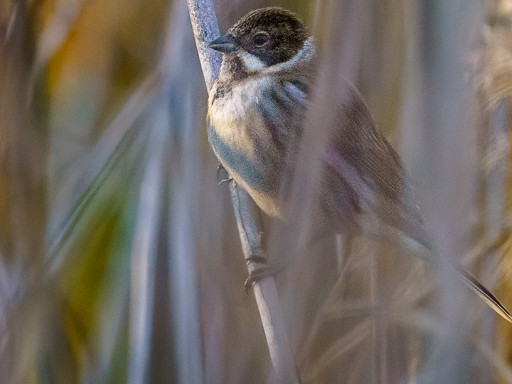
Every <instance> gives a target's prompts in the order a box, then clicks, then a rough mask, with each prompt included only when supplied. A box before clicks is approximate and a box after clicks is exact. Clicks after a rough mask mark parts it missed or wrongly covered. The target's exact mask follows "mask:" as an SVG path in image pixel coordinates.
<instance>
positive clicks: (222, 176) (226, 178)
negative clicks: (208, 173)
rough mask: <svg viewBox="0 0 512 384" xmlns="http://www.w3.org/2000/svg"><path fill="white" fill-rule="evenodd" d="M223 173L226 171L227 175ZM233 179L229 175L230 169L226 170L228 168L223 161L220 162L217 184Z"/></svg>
mask: <svg viewBox="0 0 512 384" xmlns="http://www.w3.org/2000/svg"><path fill="white" fill-rule="evenodd" d="M222 173H225V174H226V176H224V175H222ZM231 180H233V178H232V177H231V176H229V173H228V171H226V168H224V166H223V165H222V164H221V163H219V165H218V166H217V184H218V185H221V184H224V183H229V182H231Z"/></svg>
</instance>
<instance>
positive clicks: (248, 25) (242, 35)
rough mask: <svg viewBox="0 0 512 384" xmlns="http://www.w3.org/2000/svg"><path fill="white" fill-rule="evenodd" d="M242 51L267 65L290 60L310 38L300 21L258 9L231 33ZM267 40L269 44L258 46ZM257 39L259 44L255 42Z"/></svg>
mask: <svg viewBox="0 0 512 384" xmlns="http://www.w3.org/2000/svg"><path fill="white" fill-rule="evenodd" d="M229 33H230V34H231V35H232V36H233V37H235V38H236V39H237V40H238V41H239V42H240V44H241V45H242V47H243V48H244V49H245V50H246V51H248V52H250V53H252V54H254V55H255V56H257V57H258V58H259V59H260V60H261V61H263V62H264V63H265V64H267V65H269V66H270V65H273V64H277V63H281V62H284V61H287V60H289V59H291V58H292V57H293V56H295V55H296V54H297V52H298V51H299V50H300V49H301V48H302V47H303V45H304V42H305V41H306V40H307V39H308V37H309V36H310V33H309V31H308V29H307V28H306V27H305V26H304V24H303V23H302V21H301V20H300V19H299V18H298V17H297V16H296V15H295V14H294V13H293V12H290V11H287V10H286V9H283V8H278V7H270V8H261V9H256V10H254V11H251V12H249V13H248V14H247V15H245V16H244V17H242V18H241V19H240V20H239V21H238V22H237V23H236V24H235V25H234V26H233V27H232V28H231V29H230V30H229ZM264 36H268V43H267V44H266V45H264V46H262V45H261V44H258V43H259V42H261V41H262V39H263V40H264ZM258 39H259V40H258Z"/></svg>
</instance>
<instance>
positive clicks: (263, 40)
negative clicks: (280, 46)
mask: <svg viewBox="0 0 512 384" xmlns="http://www.w3.org/2000/svg"><path fill="white" fill-rule="evenodd" d="M252 40H253V42H254V45H255V46H257V47H263V46H265V45H267V44H268V43H269V41H270V36H269V35H268V33H267V32H258V33H256V34H255V35H254V37H253V39H252Z"/></svg>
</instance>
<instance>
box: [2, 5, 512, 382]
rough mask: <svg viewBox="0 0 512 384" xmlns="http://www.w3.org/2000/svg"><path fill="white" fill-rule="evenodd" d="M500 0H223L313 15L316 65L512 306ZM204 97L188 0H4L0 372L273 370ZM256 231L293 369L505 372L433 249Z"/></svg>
mask: <svg viewBox="0 0 512 384" xmlns="http://www.w3.org/2000/svg"><path fill="white" fill-rule="evenodd" d="M510 3H511V2H510V0H500V1H498V0H492V1H491V0H489V1H488V4H486V6H484V4H483V2H481V1H477V0H452V1H449V2H448V1H445V2H441V1H438V2H434V1H427V0H425V1H423V0H413V1H410V0H343V1H335V0H332V1H316V0H302V1H297V0H295V1H291V0H280V1H268V0H265V1H264V0H261V1H256V0H254V1H251V0H247V1H240V0H236V1H227V0H219V1H217V3H216V9H217V13H218V18H219V23H220V26H221V30H225V29H227V28H228V27H229V26H230V25H231V24H232V23H233V22H234V21H236V20H237V19H238V18H239V17H240V16H242V15H243V14H245V13H246V12H247V11H248V10H251V9H254V8H257V7H261V6H269V5H280V6H283V7H286V8H289V9H292V10H294V11H296V12H298V13H299V14H300V15H302V16H303V18H304V20H306V21H307V23H308V24H309V25H310V26H311V28H312V30H313V31H314V32H315V34H316V36H317V40H318V44H319V46H320V47H321V49H322V51H323V52H324V53H325V58H326V60H331V62H330V63H331V64H333V65H332V66H331V67H329V68H335V71H334V72H333V73H332V74H326V78H327V77H328V76H332V84H330V85H329V86H331V87H334V88H335V87H336V86H337V85H338V84H339V78H340V74H342V75H343V76H344V77H346V78H348V80H350V81H351V82H353V83H355V84H356V85H357V87H358V88H359V89H360V90H361V92H362V93H363V95H364V96H365V99H366V100H367V102H368V104H369V107H370V110H371V111H372V114H373V116H374V118H375V119H376V121H377V124H378V126H379V127H380V129H381V130H382V131H383V132H384V133H385V135H386V136H387V137H388V138H390V141H392V142H393V144H394V145H395V147H396V148H397V149H398V150H399V152H400V153H401V154H402V155H403V159H404V162H405V165H406V168H407V169H408V171H409V175H410V178H411V180H412V184H413V186H415V190H414V195H415V198H416V200H417V202H418V204H419V205H420V207H421V209H422V212H423V214H424V217H425V221H426V224H427V227H428V228H429V229H430V230H431V232H432V234H433V237H434V239H435V241H436V244H437V246H438V249H439V251H440V253H441V254H442V255H444V256H445V257H454V258H458V259H460V260H461V261H463V262H465V263H467V264H468V265H469V266H470V267H471V269H472V270H473V271H475V273H477V274H478V275H479V277H481V278H482V280H483V281H484V282H485V284H487V285H489V286H492V284H493V283H494V282H495V281H497V280H499V290H498V291H497V293H498V295H499V296H500V298H503V300H504V301H505V303H506V304H508V306H509V307H510V306H512V297H511V296H510V292H512V289H511V288H510V284H509V283H508V281H509V280H510V279H509V278H508V276H510V266H511V265H512V263H511V262H510V231H509V222H510V219H509V216H510V205H511V196H512V194H511V187H510V186H511V185H512V183H511V181H510V180H511V178H510V168H509V163H510V161H509V151H508V148H509V140H510V138H509V128H510V116H509V109H510V108H509V103H510V93H511V92H510V90H511V89H512V76H511V70H510V68H511V64H510V62H511V61H510V60H509V59H510V56H511V49H510V48H511V46H512V37H511V36H512V34H511V33H510V32H511V31H510V17H511V16H510V15H511V12H512V5H511V4H510ZM339 52H343V56H341V55H339ZM334 64H336V65H334ZM473 64H474V65H473ZM321 91H322V90H320V92H321ZM324 91H325V90H324ZM331 107H332V106H331V105H326V106H322V108H325V110H329V108H331ZM319 112H322V110H320V111H319ZM205 113H206V92H205V87H204V82H203V78H202V75H201V71H200V66H199V63H198V60H197V54H196V52H195V47H194V43H193V38H192V31H191V28H190V25H189V19H188V16H187V10H186V6H185V4H184V1H163V0H156V1H149V2H148V1H142V0H137V1H130V2H127V1H121V0H91V1H84V0H58V1H54V2H52V1H27V2H22V1H13V0H5V1H3V2H1V3H0V159H1V161H0V383H8V384H11V383H23V384H25V383H52V384H53V383H66V384H67V383H126V382H128V383H137V384H138V383H145V382H147V383H172V382H177V383H187V384H194V383H212V384H215V383H223V384H224V383H233V384H237V383H264V382H271V379H269V377H270V376H271V366H270V362H269V356H268V351H267V347H266V344H265V337H264V334H263V332H262V328H261V325H260V323H259V321H260V320H259V316H258V314H257V309H256V306H255V303H254V302H253V298H252V297H251V296H250V295H246V294H245V292H244V290H243V281H244V279H245V277H246V269H245V266H244V263H243V258H242V256H241V249H240V244H239V240H238V234H237V232H236V225H235V223H234V219H233V214H232V210H231V207H230V204H229V197H228V191H227V188H226V187H225V185H221V186H218V185H217V181H216V177H215V169H216V165H217V164H216V160H215V158H214V156H213V155H212V153H211V151H210V149H209V146H208V144H207V141H206V138H205ZM313 128H314V127H313ZM320 131H321V127H320V128H319V131H318V132H320ZM313 136H314V135H313ZM266 229H267V232H266V234H265V238H266V243H267V244H268V251H269V254H270V255H271V257H272V259H273V261H274V262H276V263H281V264H286V266H287V268H286V269H285V271H284V272H283V273H282V274H280V275H278V277H277V282H278V286H279V293H280V296H281V300H282V305H283V309H284V313H285V316H286V321H287V324H288V328H289V338H290V341H291V344H292V347H293V350H294V353H295V358H296V362H297V365H298V371H299V372H300V374H301V377H302V380H303V382H304V383H363V382H364V383H379V384H382V383H398V382H418V383H459V382H460V383H492V382H503V383H512V371H511V369H510V362H511V359H512V352H511V349H510V337H511V334H510V329H511V328H510V326H509V325H508V324H505V323H504V322H503V321H502V320H501V319H496V317H495V315H494V313H493V312H491V311H490V310H488V309H486V308H485V307H484V305H483V304H482V303H480V301H478V299H477V298H475V297H473V296H470V295H469V294H467V292H466V290H465V289H464V288H463V287H462V285H461V284H460V283H459V282H458V281H457V280H456V278H455V277H454V275H452V274H451V272H450V268H449V265H448V264H449V263H448V262H447V261H445V259H442V260H440V261H439V262H437V263H434V265H429V266H426V265H424V262H423V261H421V260H419V259H417V258H415V257H413V256H412V255H411V254H410V252H404V251H403V250H397V249H395V248H393V247H392V246H391V245H389V244H379V243H376V242H374V241H372V240H368V239H364V238H356V239H350V238H343V239H342V241H341V249H337V248H336V244H335V239H326V240H325V241H321V242H318V243H315V244H313V245H311V246H310V247H307V249H296V248H295V247H294V245H295V244H296V243H297V237H296V236H297V235H296V234H295V233H293V232H291V231H290V230H289V228H287V227H286V226H283V225H282V224H280V223H272V222H271V221H270V220H267V221H266ZM501 254H503V255H504V257H503V258H501V257H500V256H501ZM463 255H466V257H465V258H463V257H462V256H463ZM443 260H444V261H443ZM500 260H501V262H500Z"/></svg>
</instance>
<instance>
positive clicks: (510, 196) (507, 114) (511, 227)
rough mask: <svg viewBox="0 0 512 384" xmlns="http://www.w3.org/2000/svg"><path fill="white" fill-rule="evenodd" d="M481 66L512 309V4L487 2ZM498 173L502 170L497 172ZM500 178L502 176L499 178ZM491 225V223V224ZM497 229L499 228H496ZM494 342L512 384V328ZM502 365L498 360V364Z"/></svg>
mask: <svg viewBox="0 0 512 384" xmlns="http://www.w3.org/2000/svg"><path fill="white" fill-rule="evenodd" d="M479 59H480V62H479V68H478V70H479V73H478V75H479V77H478V79H479V86H480V91H481V96H482V98H483V102H484V105H486V106H487V109H488V112H489V113H490V115H491V117H492V121H494V124H495V126H496V128H495V131H496V132H490V134H491V135H492V136H491V137H490V140H494V146H493V148H492V149H491V151H492V152H491V153H489V154H487V156H488V158H491V159H494V160H492V162H491V164H488V166H490V167H491V169H495V168H497V166H499V165H500V164H503V163H506V168H505V169H506V176H505V185H504V195H503V199H504V201H503V202H502V204H503V205H502V208H503V207H504V209H503V210H502V211H501V212H500V213H501V214H500V215H499V216H498V217H497V218H496V222H497V223H498V224H497V227H498V228H497V229H498V230H497V231H494V232H498V242H497V243H496V244H495V248H497V249H500V250H501V260H500V262H499V272H498V273H499V277H498V283H497V292H498V294H499V295H500V297H501V298H502V299H503V302H504V303H505V305H508V306H510V305H512V151H511V148H512V0H488V2H487V24H486V25H485V26H484V30H483V48H482V52H481V54H480V57H479ZM498 169H499V168H498ZM500 177H501V175H500ZM490 225H492V223H490ZM494 225H495V226H496V224H494ZM495 340H496V348H497V350H498V355H496V354H495V356H494V357H495V359H494V360H496V357H498V358H499V359H501V358H503V359H504V360H505V361H506V362H507V363H508V364H509V366H508V368H507V366H506V365H505V364H503V363H502V364H501V365H500V368H501V370H502V371H503V372H504V373H503V374H502V376H501V378H500V383H512V370H510V364H511V363H512V344H511V343H510V340H512V328H511V327H510V325H509V324H505V323H504V322H503V321H499V322H498V323H497V324H496V329H495ZM498 361H499V360H498Z"/></svg>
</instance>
